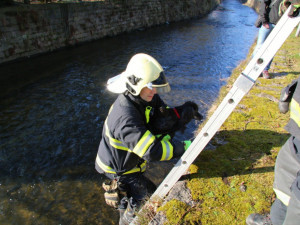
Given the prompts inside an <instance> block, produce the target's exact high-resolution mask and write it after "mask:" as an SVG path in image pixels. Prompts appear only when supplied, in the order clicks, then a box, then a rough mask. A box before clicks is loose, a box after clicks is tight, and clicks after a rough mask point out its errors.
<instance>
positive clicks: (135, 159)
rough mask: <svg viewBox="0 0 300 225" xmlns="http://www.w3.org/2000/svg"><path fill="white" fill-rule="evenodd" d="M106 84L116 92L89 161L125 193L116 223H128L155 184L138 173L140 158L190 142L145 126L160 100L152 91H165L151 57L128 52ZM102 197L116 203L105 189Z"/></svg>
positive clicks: (156, 157) (174, 153)
mask: <svg viewBox="0 0 300 225" xmlns="http://www.w3.org/2000/svg"><path fill="white" fill-rule="evenodd" d="M107 88H108V90H109V91H111V92H113V93H118V94H119V96H118V98H117V99H116V101H115V102H114V103H113V105H112V106H111V108H110V110H109V113H108V116H107V118H106V120H105V123H104V127H103V133H102V139H101V142H100V145H99V148H98V153H97V157H96V162H95V167H96V170H97V171H98V172H99V173H101V174H104V175H105V176H106V177H108V178H109V179H110V180H111V181H113V183H114V184H115V183H117V185H114V186H115V187H117V188H116V189H117V190H118V191H121V192H123V193H124V195H126V197H124V198H122V200H121V204H119V205H118V208H119V211H120V224H128V223H130V222H131V221H132V219H133V217H134V209H136V208H138V207H139V206H140V205H141V204H142V201H143V200H145V198H146V196H149V195H151V194H152V193H153V192H154V191H155V189H156V186H155V185H154V184H153V183H152V182H151V181H150V180H149V179H147V178H146V177H145V176H144V175H143V172H144V171H145V169H146V162H147V161H148V162H150V161H165V160H170V159H173V158H176V157H180V156H181V155H182V154H183V153H184V152H185V150H186V149H187V148H188V146H189V145H190V143H191V142H190V141H184V142H178V141H174V140H172V139H171V137H170V136H169V135H165V136H163V135H160V136H159V135H158V136H155V135H153V134H152V133H151V130H149V126H148V124H149V123H151V118H153V117H155V115H156V113H155V111H156V109H158V108H159V107H161V106H165V103H164V102H163V101H162V100H161V98H160V97H159V95H158V93H166V92H169V91H170V85H169V83H168V82H167V80H166V77H165V74H164V70H163V68H162V67H161V65H160V64H159V63H158V62H157V61H156V60H155V59H154V58H153V57H151V56H149V55H147V54H144V53H139V54H136V55H134V56H133V57H132V58H131V59H130V61H129V63H128V65H127V67H126V70H125V71H124V72H123V73H121V74H120V75H118V76H115V77H113V78H111V79H109V80H108V86H107ZM104 186H105V185H104ZM108 186H109V185H108ZM108 189H109V188H108ZM106 201H107V203H109V202H110V201H111V202H114V203H113V204H111V205H116V202H117V201H118V197H117V196H115V197H114V196H109V193H107V198H106ZM125 209H126V212H125V213H124V211H125Z"/></svg>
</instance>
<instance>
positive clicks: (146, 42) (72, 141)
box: [0, 0, 257, 225]
mask: <svg viewBox="0 0 300 225" xmlns="http://www.w3.org/2000/svg"><path fill="white" fill-rule="evenodd" d="M255 19H256V13H255V12H254V11H253V10H252V9H250V8H248V7H246V6H243V5H242V4H241V3H240V2H239V1H238V0H225V1H224V2H223V3H222V4H221V5H220V6H219V7H217V8H216V9H215V10H214V11H213V12H211V13H210V14H209V15H207V16H206V17H204V18H200V19H193V20H188V21H183V22H177V23H170V24H165V25H162V26H157V27H153V28H150V29H146V30H140V31H135V32H132V33H130V34H123V35H119V36H117V37H111V38H105V39H102V40H99V41H95V42H91V43H87V44H84V45H81V46H78V47H75V48H69V49H65V50H61V51H58V52H55V53H51V54H47V55H44V56H40V57H37V58H32V59H28V60H25V61H22V62H15V63H12V64H7V65H2V66H0V73H1V78H0V79H1V80H0V81H1V82H0V83H1V84H0V85H1V86H0V87H1V90H0V91H1V93H0V94H1V95H0V97H1V98H0V101H1V108H0V131H1V132H0V135H1V136H0V138H1V142H0V223H1V224H18V225H19V224H47V225H52V224H57V225H58V224H65V225H70V224H116V223H117V222H118V212H117V211H115V210H113V209H112V208H109V207H108V206H106V205H105V203H104V199H103V190H102V187H101V183H102V180H103V177H102V176H101V175H99V174H97V173H96V171H95V169H94V160H95V156H96V153H97V148H98V144H99V141H100V139H101V131H102V126H103V121H104V120H105V117H106V114H107V112H108V109H109V107H110V105H111V104H112V103H113V101H114V100H115V98H116V95H115V94H112V93H109V92H108V91H107V90H106V89H105V84H106V81H107V79H108V78H110V77H112V76H114V75H117V74H119V73H120V72H122V71H123V70H124V69H125V68H126V64H127V62H128V61H129V59H130V57H131V56H132V55H134V54H135V53H139V52H144V53H148V54H150V55H152V56H153V57H154V58H156V59H157V60H158V61H159V62H160V63H161V64H162V66H163V67H164V69H165V73H166V76H167V79H168V81H169V82H170V84H171V88H172V91H171V93H168V94H165V95H163V96H162V98H163V99H164V101H165V102H166V103H167V104H168V105H169V106H175V105H179V104H182V103H184V102H185V101H187V100H192V101H194V102H196V103H197V104H198V105H199V108H200V110H199V111H200V112H201V113H202V114H204V115H205V113H206V112H207V110H208V108H209V107H210V105H211V104H212V102H213V101H214V100H215V99H216V98H217V96H218V92H219V90H220V87H221V86H222V85H224V84H225V82H226V78H228V77H229V76H230V74H231V71H232V69H234V68H235V67H236V66H237V65H238V63H239V61H240V60H242V59H244V58H245V57H246V55H247V53H248V51H249V48H250V46H251V44H252V43H253V42H254V39H255V37H256V34H257V29H256V28H255V27H254V25H253V23H254V21H255ZM196 127H197V124H195V123H194V122H192V123H190V124H189V126H188V129H187V130H186V132H185V133H184V134H180V135H177V136H176V138H179V139H188V138H191V137H192V136H193V131H194V130H195V129H196ZM160 168H164V166H163V164H162V165H161V166H160ZM156 174H157V173H156ZM158 174H161V175H160V176H158V175H153V176H152V179H153V180H154V182H156V183H159V182H160V181H161V180H162V179H163V175H162V173H158Z"/></svg>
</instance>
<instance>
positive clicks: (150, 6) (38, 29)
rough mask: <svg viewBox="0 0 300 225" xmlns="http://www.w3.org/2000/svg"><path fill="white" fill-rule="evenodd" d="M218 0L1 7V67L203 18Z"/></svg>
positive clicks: (114, 0)
mask: <svg viewBox="0 0 300 225" xmlns="http://www.w3.org/2000/svg"><path fill="white" fill-rule="evenodd" d="M220 1H221V0H138V1H137V0H109V1H108V0H107V1H102V2H97V3H93V2H91V3H80V4H43V5H18V6H11V7H5V8H0V63H3V62H8V61H11V60H14V59H19V58H23V57H30V56H32V55H36V54H39V53H45V52H49V51H53V50H55V49H59V48H62V47H65V46H70V45H76V44H78V43H82V42H86V41H91V40H96V39H99V38H103V37H106V36H113V35H117V34H120V33H123V32H129V31H132V30H135V29H139V28H146V27H151V26H155V25H159V24H164V23H166V22H174V21H179V20H184V19H188V18H193V17H198V16H203V15H205V14H207V13H208V12H209V11H211V10H212V9H213V8H214V7H216V6H217V5H218V4H219V3H220Z"/></svg>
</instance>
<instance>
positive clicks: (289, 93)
mask: <svg viewBox="0 0 300 225" xmlns="http://www.w3.org/2000/svg"><path fill="white" fill-rule="evenodd" d="M296 86H297V80H294V81H292V83H290V84H289V85H288V86H286V87H285V88H283V89H282V91H281V95H280V99H279V103H278V107H279V111H280V112H281V113H287V112H288V111H289V104H290V102H291V100H292V97H293V94H294V91H295V89H296Z"/></svg>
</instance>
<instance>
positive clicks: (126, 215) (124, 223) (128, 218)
mask: <svg viewBox="0 0 300 225" xmlns="http://www.w3.org/2000/svg"><path fill="white" fill-rule="evenodd" d="M135 209H136V207H135V206H134V205H132V204H131V202H130V201H129V202H128V204H127V208H126V210H125V212H124V211H123V212H122V216H121V211H120V220H119V225H129V224H130V223H131V222H132V221H133V220H134V217H135V211H136V210H135ZM119 210H120V209H119Z"/></svg>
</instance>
